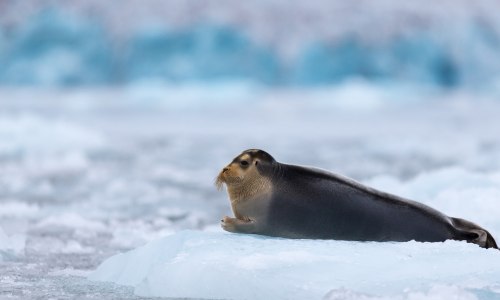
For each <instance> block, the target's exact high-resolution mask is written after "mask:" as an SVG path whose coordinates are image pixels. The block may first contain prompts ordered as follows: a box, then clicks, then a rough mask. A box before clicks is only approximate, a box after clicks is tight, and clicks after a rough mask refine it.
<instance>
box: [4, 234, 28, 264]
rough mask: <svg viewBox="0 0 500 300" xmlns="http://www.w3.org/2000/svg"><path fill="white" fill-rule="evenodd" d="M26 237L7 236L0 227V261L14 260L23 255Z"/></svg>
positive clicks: (17, 235)
mask: <svg viewBox="0 0 500 300" xmlns="http://www.w3.org/2000/svg"><path fill="white" fill-rule="evenodd" d="M25 244H26V237H25V236H24V235H19V234H15V235H12V236H8V235H7V234H6V233H5V232H4V231H3V229H2V227H0V261H2V260H3V259H15V258H16V257H18V256H20V255H22V254H23V253H24V248H25Z"/></svg>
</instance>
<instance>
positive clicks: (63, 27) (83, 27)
mask: <svg viewBox="0 0 500 300" xmlns="http://www.w3.org/2000/svg"><path fill="white" fill-rule="evenodd" d="M8 44H9V45H8V47H7V49H5V50H4V52H5V54H4V59H3V61H4V65H3V68H2V69H1V70H0V81H1V82H4V83H7V84H16V85H18V84H21V85H32V84H41V85H49V86H54V85H55V86H67V85H78V84H97V83H105V82H109V81H110V79H111V75H112V74H111V72H112V64H111V52H110V44H109V41H108V39H107V37H106V35H105V33H104V31H103V29H102V28H101V27H100V26H99V25H98V24H97V23H95V22H91V21H85V20H83V19H79V18H73V17H69V16H66V15H64V14H63V13H61V12H60V11H58V10H56V9H47V10H44V11H42V12H40V13H39V14H38V15H36V16H35V17H34V18H33V19H32V20H29V21H28V23H26V24H24V25H23V26H22V27H21V28H19V29H18V31H17V32H15V34H12V36H11V37H10V38H9V41H8Z"/></svg>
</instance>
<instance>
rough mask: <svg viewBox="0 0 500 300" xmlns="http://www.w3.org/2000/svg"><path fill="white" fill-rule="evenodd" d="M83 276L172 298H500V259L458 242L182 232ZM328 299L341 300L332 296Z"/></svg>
mask: <svg viewBox="0 0 500 300" xmlns="http://www.w3.org/2000/svg"><path fill="white" fill-rule="evenodd" d="M89 278H90V279H93V280H101V281H112V282H115V283H118V284H123V285H131V286H134V287H135V292H136V293H137V294H138V295H141V296H155V297H172V298H209V299H321V298H322V297H323V296H325V295H326V294H327V293H328V292H329V291H330V290H332V289H342V288H344V289H347V290H350V291H355V292H356V293H365V294H369V295H374V296H386V297H388V296H391V297H397V296H399V295H400V294H401V293H404V292H405V291H407V290H413V291H428V290H429V289H431V292H430V293H431V294H432V293H434V292H435V291H433V290H432V289H435V286H438V285H441V286H442V285H445V286H448V285H451V286H456V287H457V288H460V289H462V290H464V292H463V294H464V295H467V294H471V295H475V293H476V292H477V293H481V292H483V291H485V292H489V293H491V295H492V297H493V296H495V297H500V293H495V292H494V291H493V290H494V289H495V288H498V284H499V281H498V280H499V278H500V253H499V251H498V250H496V249H490V250H484V249H481V248H479V247H477V246H476V245H471V244H467V243H464V242H456V241H447V242H445V243H418V242H408V243H375V242H371V243H360V242H343V241H320V240H289V239H279V238H268V237H262V236H256V235H242V234H230V233H222V232H219V233H207V232H201V231H181V232H179V233H176V234H174V235H171V236H168V237H165V238H162V239H159V240H156V241H153V242H150V243H148V244H146V245H145V246H142V247H140V248H137V249H135V250H132V251H130V252H127V253H124V254H118V255H116V256H113V257H112V258H110V259H108V260H106V261H105V262H104V263H103V264H102V265H101V266H99V268H98V269H97V270H96V271H95V272H94V273H92V274H91V275H90V276H89ZM445 295H450V294H449V293H445ZM329 299H339V298H335V296H334V295H333V294H332V293H330V295H329ZM347 299H356V297H349V298H347ZM473 299H475V298H473ZM491 299H493V298H491Z"/></svg>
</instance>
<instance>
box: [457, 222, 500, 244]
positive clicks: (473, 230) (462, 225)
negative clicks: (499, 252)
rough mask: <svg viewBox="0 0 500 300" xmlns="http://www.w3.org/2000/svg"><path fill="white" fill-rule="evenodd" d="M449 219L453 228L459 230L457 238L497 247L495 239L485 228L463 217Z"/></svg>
mask: <svg viewBox="0 0 500 300" xmlns="http://www.w3.org/2000/svg"><path fill="white" fill-rule="evenodd" d="M451 220H452V222H453V225H454V226H455V228H456V229H457V230H458V231H459V234H460V238H459V239H463V240H466V241H467V242H469V243H474V244H477V245H479V246H480V247H483V248H495V249H498V246H497V243H496V242H495V239H494V238H493V236H492V235H491V234H490V233H489V232H488V231H487V230H486V229H484V228H481V227H480V226H479V225H476V224H474V223H472V222H470V221H467V220H464V219H459V218H451Z"/></svg>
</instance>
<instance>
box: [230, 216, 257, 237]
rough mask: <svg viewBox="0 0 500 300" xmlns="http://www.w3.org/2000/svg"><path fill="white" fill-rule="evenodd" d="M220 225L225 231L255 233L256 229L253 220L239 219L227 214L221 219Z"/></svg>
mask: <svg viewBox="0 0 500 300" xmlns="http://www.w3.org/2000/svg"><path fill="white" fill-rule="evenodd" d="M221 227H222V229H224V230H225V231H229V232H235V233H255V229H256V226H255V221H253V220H250V219H248V220H241V219H237V218H230V217H227V216H226V217H224V218H223V219H222V220H221Z"/></svg>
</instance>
